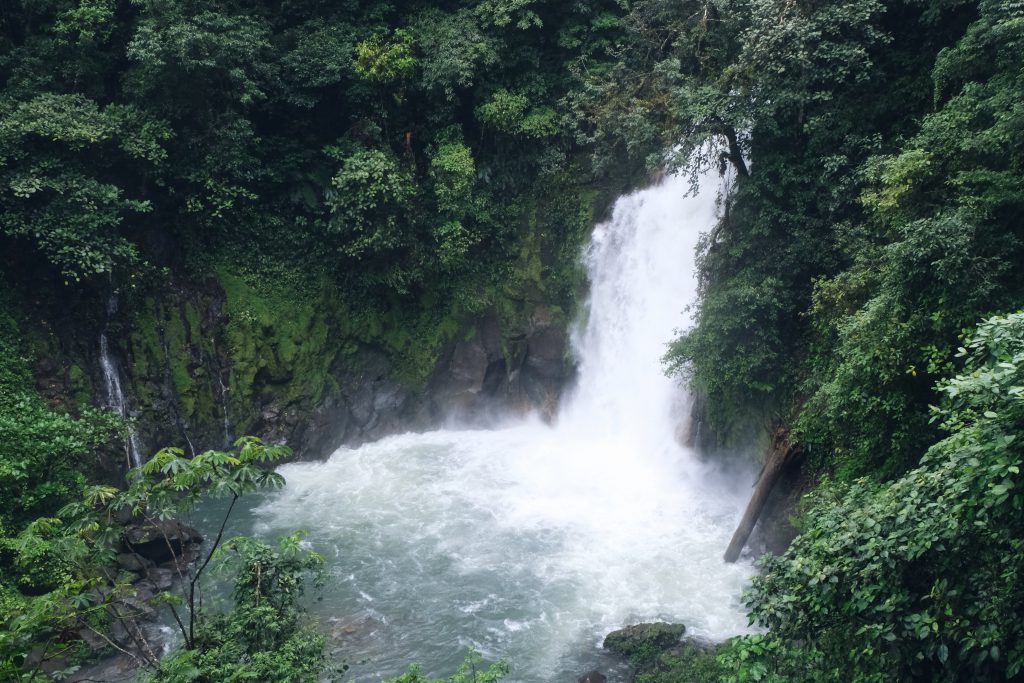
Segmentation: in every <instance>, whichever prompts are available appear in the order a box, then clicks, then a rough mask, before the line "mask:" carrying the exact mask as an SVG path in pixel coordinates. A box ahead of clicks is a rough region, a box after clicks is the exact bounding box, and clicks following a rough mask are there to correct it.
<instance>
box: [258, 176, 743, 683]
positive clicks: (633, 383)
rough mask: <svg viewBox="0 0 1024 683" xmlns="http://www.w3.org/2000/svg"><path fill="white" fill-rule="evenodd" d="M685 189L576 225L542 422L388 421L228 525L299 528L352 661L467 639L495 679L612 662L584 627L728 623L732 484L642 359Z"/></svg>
mask: <svg viewBox="0 0 1024 683" xmlns="http://www.w3.org/2000/svg"><path fill="white" fill-rule="evenodd" d="M704 184H705V186H711V187H710V189H708V190H705V191H704V192H703V194H701V195H699V196H697V197H686V196H685V193H686V189H687V186H686V183H685V181H684V180H681V179H678V178H670V179H668V180H666V181H665V182H663V183H662V184H660V185H658V186H656V187H653V188H650V189H647V190H644V191H642V192H638V193H635V194H633V195H630V196H627V197H623V198H622V199H620V200H619V201H618V202H617V204H616V206H615V209H614V212H613V216H612V219H611V220H610V221H609V222H608V223H606V224H603V225H600V226H598V227H597V228H596V229H595V231H594V236H593V239H592V241H591V244H590V246H589V247H588V250H587V253H586V255H585V258H586V265H587V269H588V273H589V276H590V282H591V291H590V301H589V306H588V308H589V311H588V314H587V315H586V316H585V318H584V320H585V322H583V323H581V325H580V326H579V328H578V329H577V330H576V332H575V334H574V341H573V343H574V348H575V353H576V357H577V359H578V361H579V369H580V372H579V379H578V382H577V385H576V387H575V389H574V390H573V391H572V392H571V395H570V396H568V397H567V398H566V400H565V401H564V402H563V405H564V407H563V409H562V411H561V414H560V415H559V417H558V420H557V424H556V425H554V426H548V425H545V424H542V423H541V422H539V421H531V420H527V421H525V422H522V423H519V424H515V425H512V426H509V427H507V428H504V429H496V430H463V431H459V430H443V431H436V432H430V433H426V434H405V435H400V436H395V437H391V438H387V439H383V440H381V441H378V442H375V443H371V444H367V445H365V446H363V447H361V448H358V449H348V448H342V449H339V450H338V451H337V452H336V453H335V454H334V455H333V456H332V457H331V458H330V459H329V460H328V461H327V462H324V463H301V464H292V465H287V466H285V467H283V468H281V473H282V474H283V475H284V477H285V478H286V479H287V481H288V486H287V488H286V489H284V490H283V491H282V492H280V493H279V494H276V495H274V496H271V497H268V498H267V499H265V501H264V502H263V504H262V505H260V506H259V507H258V508H257V509H255V510H253V511H252V512H251V513H250V514H252V515H253V516H252V517H249V518H248V521H247V522H246V523H250V522H251V524H252V525H253V527H254V530H255V531H256V532H258V533H260V534H262V535H273V534H277V533H282V532H284V531H287V530H290V529H293V528H305V529H308V530H310V531H311V536H310V539H309V540H310V543H311V545H312V547H314V548H316V549H317V550H319V551H320V552H322V553H324V554H326V555H327V556H328V562H329V564H330V566H331V567H332V569H333V572H334V573H333V576H334V580H333V581H332V582H331V584H330V585H329V586H328V589H327V591H326V594H325V596H324V600H323V601H322V602H321V603H318V605H317V606H316V607H315V610H316V611H317V612H318V613H319V614H320V615H321V616H322V618H323V619H324V620H325V621H327V622H328V623H329V624H335V625H336V626H337V633H336V635H337V645H338V647H339V649H340V650H341V651H342V652H343V653H344V654H345V655H346V656H347V657H348V658H349V660H350V662H355V663H356V666H355V667H354V668H353V670H352V674H353V675H354V676H356V677H357V678H359V679H360V680H374V679H376V678H379V677H381V676H385V675H396V674H398V673H400V672H401V670H402V669H403V668H404V666H405V664H406V663H408V662H410V661H418V662H420V663H421V664H422V665H423V667H424V669H425V670H426V671H427V672H428V673H432V674H443V673H450V671H451V669H452V668H453V667H454V666H455V665H456V664H457V663H458V661H459V660H460V658H461V655H462V653H463V651H464V650H465V648H466V647H467V646H469V645H473V646H475V647H476V648H477V649H478V650H480V651H481V652H482V653H484V655H485V656H486V657H489V658H496V657H504V658H506V659H508V660H509V662H510V664H511V665H512V667H513V669H512V675H511V676H510V680H513V681H553V680H574V678H575V676H578V675H579V674H580V673H582V672H583V671H586V670H587V669H589V668H592V666H594V665H595V664H598V663H600V664H601V665H602V666H604V667H606V668H607V667H609V666H613V665H612V664H610V663H609V662H607V661H604V662H601V661H600V657H601V655H600V654H599V652H598V646H599V644H600V641H601V639H602V637H603V636H604V635H605V634H606V633H607V632H608V631H610V630H613V629H615V628H618V627H621V626H622V625H624V624H627V623H630V622H633V621H637V620H656V619H664V620H672V621H682V622H684V623H685V624H687V626H688V631H689V633H691V634H694V635H697V636H702V637H705V638H710V639H716V640H718V639H724V638H726V637H729V636H732V635H735V634H737V633H740V632H743V631H745V630H746V617H745V615H744V613H743V611H742V609H741V606H740V603H739V598H740V593H741V591H742V589H743V588H744V586H745V585H746V583H747V581H748V580H749V577H750V575H751V573H752V570H751V567H750V566H749V565H747V564H743V563H740V564H735V565H727V564H725V563H724V562H723V561H722V559H721V556H722V552H723V551H724V549H725V547H726V545H727V544H728V541H729V535H730V533H731V531H732V528H733V525H734V524H735V522H736V520H737V519H738V516H739V513H740V512H741V507H742V504H743V496H744V495H745V494H746V493H747V492H749V485H750V479H749V478H746V479H744V478H740V479H742V480H737V478H736V477H735V476H733V477H729V478H726V477H724V476H722V475H720V474H719V473H718V472H716V471H715V470H714V469H713V468H712V467H711V466H709V465H706V464H704V463H702V462H701V461H700V460H699V459H698V458H697V457H696V456H695V454H694V453H693V452H692V451H691V450H690V449H689V448H687V447H685V446H683V445H681V443H680V438H679V435H680V431H681V429H680V427H681V425H683V424H684V423H685V415H684V413H685V408H686V406H687V396H686V393H685V391H684V390H683V388H682V387H680V386H679V384H678V383H677V382H676V381H674V380H671V379H669V378H666V377H665V376H664V374H663V371H662V365H661V360H660V359H661V357H662V355H663V354H664V352H665V344H666V342H667V341H669V340H670V339H671V338H672V337H673V334H674V330H675V329H677V328H679V327H682V326H685V324H686V323H687V320H686V317H685V315H684V313H683V310H684V308H685V307H686V306H687V304H688V303H690V301H691V300H692V299H693V297H694V290H695V283H694V278H693V253H694V247H695V244H696V240H697V237H698V235H699V233H700V231H702V230H707V229H708V228H710V226H711V225H712V224H713V221H714V218H715V217H714V199H715V191H714V188H713V185H714V183H713V182H710V180H709V179H705V183H704ZM613 673H614V672H613Z"/></svg>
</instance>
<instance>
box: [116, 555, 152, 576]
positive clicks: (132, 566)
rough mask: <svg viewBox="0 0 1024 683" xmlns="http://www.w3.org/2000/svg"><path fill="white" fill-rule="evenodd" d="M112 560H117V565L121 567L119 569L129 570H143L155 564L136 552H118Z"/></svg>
mask: <svg viewBox="0 0 1024 683" xmlns="http://www.w3.org/2000/svg"><path fill="white" fill-rule="evenodd" d="M114 561H115V562H117V566H119V567H121V569H124V570H126V571H130V572H141V571H145V570H146V569H148V568H149V567H152V566H153V565H154V564H155V563H154V562H153V560H150V559H147V558H145V557H143V556H142V555H139V554H137V553H118V554H117V557H115V558H114Z"/></svg>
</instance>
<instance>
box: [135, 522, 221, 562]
mask: <svg viewBox="0 0 1024 683" xmlns="http://www.w3.org/2000/svg"><path fill="white" fill-rule="evenodd" d="M202 541H203V537H202V535H200V533H199V532H198V531H196V530H195V529H193V528H192V527H190V526H188V525H187V524H182V523H181V522H178V521H176V520H161V521H158V522H156V523H155V524H148V523H145V524H133V525H131V526H129V527H128V528H127V529H125V531H124V544H125V546H127V548H128V550H129V551H130V553H134V554H135V555H138V556H141V557H142V558H144V559H147V560H152V561H153V562H156V563H160V562H167V561H168V560H172V559H174V558H175V557H177V556H179V555H181V554H182V551H183V550H184V549H185V548H186V547H187V546H189V545H192V544H195V543H202Z"/></svg>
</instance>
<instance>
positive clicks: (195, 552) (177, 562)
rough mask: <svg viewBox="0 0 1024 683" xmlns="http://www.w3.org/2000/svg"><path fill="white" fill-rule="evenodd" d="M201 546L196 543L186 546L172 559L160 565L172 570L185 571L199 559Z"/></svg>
mask: <svg viewBox="0 0 1024 683" xmlns="http://www.w3.org/2000/svg"><path fill="white" fill-rule="evenodd" d="M199 554H200V552H199V546H198V545H196V544H192V545H188V546H185V548H184V549H183V550H182V551H181V552H180V553H178V554H177V555H175V556H174V557H173V558H172V559H170V560H167V561H166V562H164V563H163V564H161V565H160V567H161V568H164V569H170V570H171V571H172V572H175V575H177V572H179V571H181V572H183V571H185V569H186V568H187V567H188V566H189V565H190V564H192V563H193V562H195V561H196V560H197V559H199Z"/></svg>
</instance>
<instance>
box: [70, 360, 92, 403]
mask: <svg viewBox="0 0 1024 683" xmlns="http://www.w3.org/2000/svg"><path fill="white" fill-rule="evenodd" d="M68 385H69V386H70V389H71V398H72V399H73V400H74V402H75V405H77V406H80V407H84V406H87V405H89V403H90V401H91V400H92V380H91V379H90V378H89V373H87V372H86V371H85V370H83V369H82V368H81V366H79V365H77V364H76V365H72V366H71V367H70V368H68Z"/></svg>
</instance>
